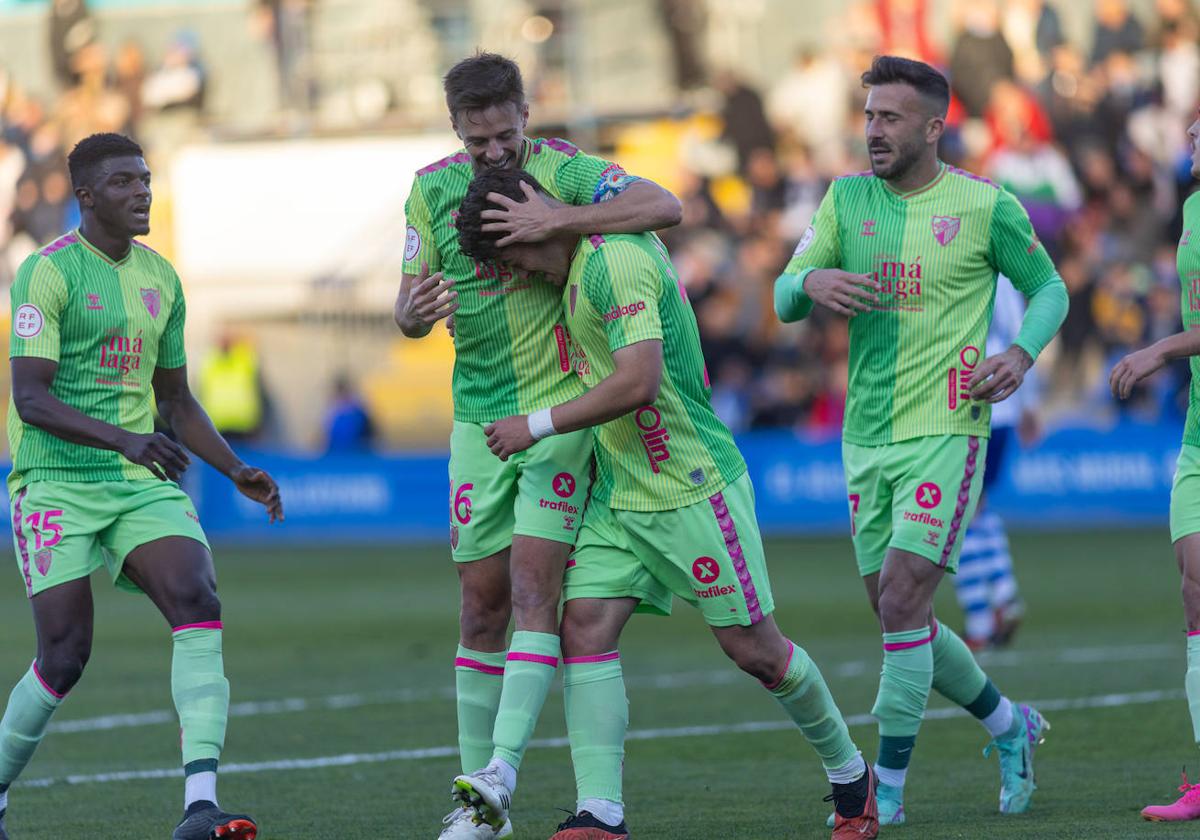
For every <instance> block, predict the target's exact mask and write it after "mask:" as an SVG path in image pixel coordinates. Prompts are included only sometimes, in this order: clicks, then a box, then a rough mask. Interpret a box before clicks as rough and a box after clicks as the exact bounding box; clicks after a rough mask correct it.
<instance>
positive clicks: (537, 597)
mask: <svg viewBox="0 0 1200 840" xmlns="http://www.w3.org/2000/svg"><path fill="white" fill-rule="evenodd" d="M558 601H559V588H558V587H557V586H514V587H513V592H512V610H513V614H514V615H515V616H517V619H518V620H520V619H522V618H526V619H531V618H533V619H544V620H545V621H548V622H550V623H551V624H553V623H554V621H555V619H556V618H557V617H558Z"/></svg>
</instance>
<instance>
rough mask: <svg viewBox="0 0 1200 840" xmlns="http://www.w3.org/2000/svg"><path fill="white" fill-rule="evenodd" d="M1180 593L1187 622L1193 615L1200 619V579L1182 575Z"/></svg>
mask: <svg viewBox="0 0 1200 840" xmlns="http://www.w3.org/2000/svg"><path fill="white" fill-rule="evenodd" d="M1180 592H1181V594H1182V595H1183V604H1184V607H1185V608H1186V612H1187V614H1188V619H1189V621H1190V620H1191V618H1192V616H1193V615H1196V616H1197V617H1198V618H1200V577H1194V576H1192V575H1189V574H1184V576H1183V580H1182V582H1181V583H1180Z"/></svg>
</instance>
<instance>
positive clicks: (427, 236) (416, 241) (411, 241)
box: [404, 178, 442, 274]
mask: <svg viewBox="0 0 1200 840" xmlns="http://www.w3.org/2000/svg"><path fill="white" fill-rule="evenodd" d="M404 220H405V227H404V273H405V274H420V273H421V263H428V264H429V270H430V272H434V271H441V269H442V257H441V255H440V254H439V253H438V249H437V243H436V242H435V241H434V238H433V214H432V213H430V212H429V205H428V204H427V203H426V201H425V194H424V192H422V190H421V179H420V178H414V179H413V185H412V192H410V193H409V194H408V201H406V202H404Z"/></svg>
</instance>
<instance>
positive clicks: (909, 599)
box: [876, 583, 929, 628]
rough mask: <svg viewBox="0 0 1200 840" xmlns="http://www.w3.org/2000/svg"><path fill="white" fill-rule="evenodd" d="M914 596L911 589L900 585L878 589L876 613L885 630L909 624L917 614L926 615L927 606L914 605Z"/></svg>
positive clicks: (895, 584)
mask: <svg viewBox="0 0 1200 840" xmlns="http://www.w3.org/2000/svg"><path fill="white" fill-rule="evenodd" d="M914 596H915V593H914V592H913V591H912V589H911V588H909V587H906V586H904V585H903V584H901V583H894V584H892V585H889V586H885V587H883V588H881V589H880V591H879V601H878V606H877V608H876V612H877V613H878V615H879V619H880V620H881V621H882V622H883V626H884V627H885V628H886V627H899V626H903V625H907V624H910V623H911V622H912V621H913V620H915V619H916V618H917V616H918V614H921V615H923V614H925V613H928V611H929V608H928V606H926V605H922V604H918V603H916V599H915V597H914Z"/></svg>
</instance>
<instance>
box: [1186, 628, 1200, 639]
mask: <svg viewBox="0 0 1200 840" xmlns="http://www.w3.org/2000/svg"><path fill="white" fill-rule="evenodd" d="M1192 636H1200V630H1189V631H1188V638H1189V639H1190V638H1191V637H1192Z"/></svg>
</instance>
